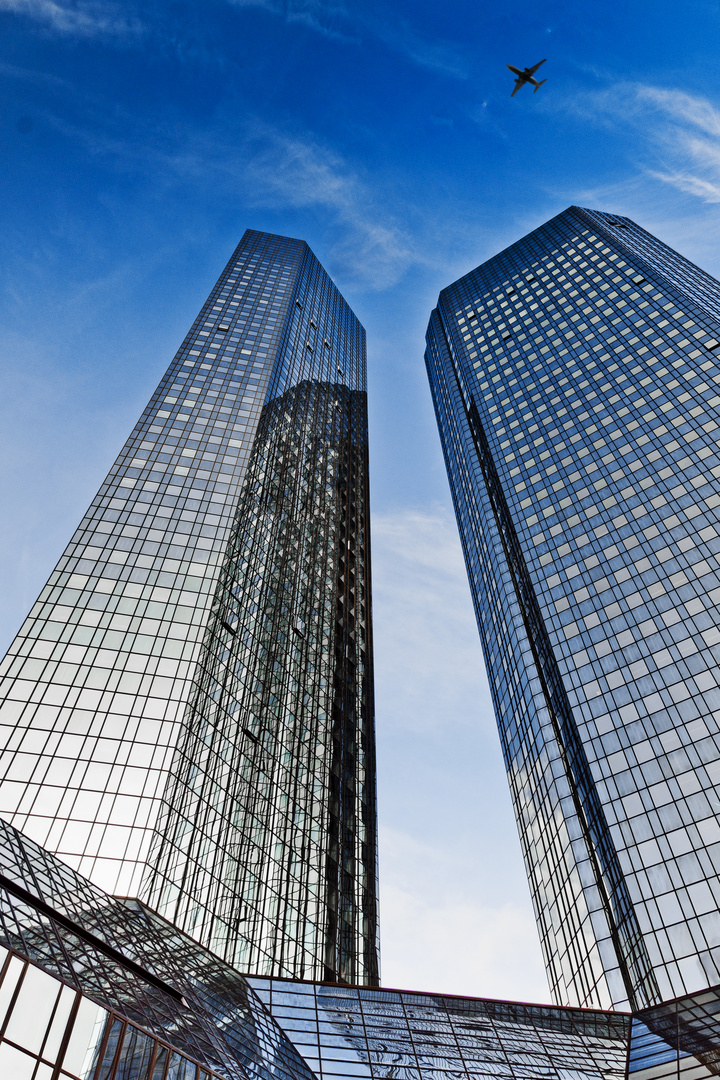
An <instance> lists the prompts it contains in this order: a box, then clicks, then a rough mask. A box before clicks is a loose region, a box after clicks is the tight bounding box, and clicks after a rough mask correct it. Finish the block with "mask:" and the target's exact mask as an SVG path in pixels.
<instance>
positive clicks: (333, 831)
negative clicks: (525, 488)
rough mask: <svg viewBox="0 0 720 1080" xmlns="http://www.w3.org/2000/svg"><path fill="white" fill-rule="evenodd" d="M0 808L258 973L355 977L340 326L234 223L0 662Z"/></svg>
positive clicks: (365, 882)
mask: <svg viewBox="0 0 720 1080" xmlns="http://www.w3.org/2000/svg"><path fill="white" fill-rule="evenodd" d="M0 672H1V675H2V685H1V688H0V689H1V692H2V704H1V705H0V725H2V727H1V733H2V743H1V744H0V746H1V747H2V754H1V756H0V765H1V772H0V775H1V776H2V785H1V786H0V792H1V794H0V800H1V802H0V814H2V816H3V817H4V818H5V820H7V821H8V822H10V823H12V824H13V825H15V826H17V827H18V828H19V829H21V830H22V831H23V832H24V833H25V835H26V836H28V837H30V838H31V839H33V840H34V841H36V842H37V843H39V844H41V845H42V846H43V847H45V848H46V849H48V850H49V851H52V852H54V853H56V854H58V855H59V856H60V857H61V858H62V859H63V860H64V861H65V862H66V863H67V864H69V865H70V866H71V867H73V868H74V869H76V870H78V871H79V872H80V873H82V874H84V875H85V876H87V877H89V878H90V879H91V880H92V881H93V882H94V883H95V884H97V885H99V886H100V887H102V888H104V889H106V890H108V891H111V892H115V893H119V894H123V895H130V896H137V897H141V898H145V899H147V901H148V902H149V903H150V904H151V905H152V907H153V908H155V909H156V910H158V911H160V912H161V913H162V914H164V915H165V916H166V917H167V918H169V919H170V920H172V921H173V922H174V923H175V924H176V925H177V926H178V927H179V928H181V929H183V930H186V931H187V933H188V934H190V935H191V936H193V937H195V938H196V939H197V940H198V941H200V942H201V943H202V944H204V945H206V946H208V947H209V948H211V949H213V950H214V951H215V952H217V953H218V954H219V955H221V956H222V957H223V958H224V959H226V960H227V961H229V962H230V963H234V964H236V965H237V966H240V967H243V968H246V969H247V968H251V969H252V970H253V971H256V972H258V973H263V972H264V973H267V974H271V973H272V974H277V975H282V974H285V975H294V976H296V977H300V978H302V977H307V978H328V979H341V980H347V981H352V982H357V983H370V984H372V983H375V982H377V978H378V943H377V876H376V859H377V852H376V845H377V841H376V807H375V758H374V753H375V749H374V717H373V684H372V629H371V602H370V564H369V523H368V472H367V403H366V372H365V332H364V330H363V328H362V326H361V325H360V323H359V322H358V320H357V318H356V317H355V315H354V314H353V312H352V311H351V310H350V308H349V307H348V305H347V303H346V302H345V300H344V299H343V298H342V296H341V295H340V293H339V292H338V290H337V289H336V288H335V286H334V285H333V283H332V281H331V280H330V278H329V277H328V275H327V274H326V272H325V271H324V270H323V268H322V267H321V266H320V264H319V262H318V261H317V259H316V258H315V257H314V255H313V254H312V252H311V251H310V249H309V248H308V246H307V245H306V244H305V243H303V242H301V241H298V240H290V239H287V238H284V237H279V236H273V235H271V234H268V233H261V232H255V231H252V230H248V231H247V232H246V233H245V235H244V237H243V239H242V241H241V242H240V244H239V246H238V248H237V250H236V251H235V252H234V254H233V256H232V258H231V259H230V261H229V262H228V264H227V266H226V267H225V269H224V271H223V273H222V274H221V276H220V278H219V280H218V282H217V284H216V285H215V287H214V289H213V290H212V292H211V294H210V296H209V298H208V300H207V301H206V303H205V304H204V305H203V308H202V310H201V311H200V314H199V315H198V317H197V319H196V320H195V322H194V323H193V326H192V328H191V330H190V332H189V333H188V335H187V337H186V338H185V341H184V342H183V344H182V345H181V347H180V349H179V350H178V352H177V355H176V356H175V358H174V360H173V361H172V363H171V364H170V367H169V368H168V371H167V373H166V374H165V376H164V377H163V378H162V380H161V382H160V385H159V386H158V388H157V390H156V391H155V393H154V394H153V396H152V398H151V400H150V402H149V404H148V406H147V408H146V409H145V411H144V412H143V415H142V417H141V418H140V420H139V421H138V423H137V425H136V426H135V428H134V429H133V432H132V433H131V435H130V437H129V439H128V441H127V442H126V444H125V446H124V447H123V449H122V451H121V453H120V455H119V457H118V459H117V461H116V462H115V464H114V466H113V467H112V469H111V470H110V473H109V474H108V477H107V479H106V481H105V482H104V483H103V485H102V486H101V488H100V491H99V492H98V494H97V496H96V497H95V499H94V500H93V502H92V504H91V506H90V508H89V510H88V512H87V514H86V515H85V517H84V518H83V520H82V522H81V524H80V526H79V528H78V530H77V532H76V533H75V535H74V536H73V538H72V540H71V542H70V544H69V545H68V547H67V549H66V550H65V552H64V554H63V556H62V558H61V559H60V562H59V563H58V565H57V568H56V569H55V570H54V571H53V573H52V575H51V577H50V579H49V581H48V583H47V585H46V586H45V588H44V589H43V590H42V593H41V595H40V597H39V599H38V601H37V603H36V604H35V605H34V607H33V609H32V611H31V612H30V615H29V617H28V619H27V620H26V622H25V623H24V625H23V626H22V628H21V630H20V632H19V634H18V636H17V638H16V639H15V641H14V642H13V645H12V646H11V648H10V650H9V652H8V654H7V656H6V658H5V660H4V661H3V664H2V668H0Z"/></svg>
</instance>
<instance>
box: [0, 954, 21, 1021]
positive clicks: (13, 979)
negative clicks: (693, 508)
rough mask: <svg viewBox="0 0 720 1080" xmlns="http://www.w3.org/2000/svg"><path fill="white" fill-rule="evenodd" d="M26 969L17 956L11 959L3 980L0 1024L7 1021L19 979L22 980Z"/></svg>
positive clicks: (0, 987) (0, 996) (0, 998)
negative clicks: (6, 1017) (21, 977)
mask: <svg viewBox="0 0 720 1080" xmlns="http://www.w3.org/2000/svg"><path fill="white" fill-rule="evenodd" d="M24 967H25V965H24V964H23V962H22V960H20V959H18V957H17V956H13V957H11V958H10V963H9V964H8V969H7V971H6V972H5V978H4V979H3V983H2V986H0V1024H2V1023H3V1021H4V1020H5V1013H6V1012H7V1009H8V1006H9V1004H10V1001H11V999H12V996H13V994H14V993H15V987H16V986H17V984H18V979H19V978H20V976H21V974H22V972H23V968H24Z"/></svg>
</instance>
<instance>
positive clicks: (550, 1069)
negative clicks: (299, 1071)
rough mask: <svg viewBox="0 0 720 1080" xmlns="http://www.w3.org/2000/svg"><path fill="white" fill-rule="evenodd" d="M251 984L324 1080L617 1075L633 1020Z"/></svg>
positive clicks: (365, 991) (366, 991) (610, 1078)
mask: <svg viewBox="0 0 720 1080" xmlns="http://www.w3.org/2000/svg"><path fill="white" fill-rule="evenodd" d="M249 982H250V983H251V985H252V986H253V987H254V988H255V990H256V991H257V994H258V997H259V998H260V999H261V1001H263V1002H264V1003H265V1005H266V1007H267V1008H268V1010H269V1011H270V1012H271V1013H272V1015H273V1017H274V1019H275V1020H277V1022H278V1024H279V1025H280V1027H281V1028H282V1029H283V1031H284V1032H285V1034H286V1035H287V1037H288V1038H289V1039H291V1040H292V1042H293V1043H294V1044H295V1046H296V1048H297V1050H298V1051H299V1052H300V1054H302V1056H303V1058H304V1059H305V1061H306V1062H307V1064H308V1066H309V1067H310V1068H311V1069H312V1070H313V1072H314V1074H315V1075H316V1076H318V1077H328V1078H329V1077H333V1078H336V1080H353V1078H356V1077H366V1078H367V1080H391V1078H392V1080H457V1078H459V1077H477V1078H478V1080H480V1077H485V1078H488V1077H491V1076H492V1077H500V1078H506V1080H538V1078H539V1077H545V1078H547V1080H561V1078H563V1080H564V1078H568V1077H572V1078H573V1080H601V1078H604V1080H621V1078H624V1077H625V1074H626V1058H627V1053H628V1039H629V1034H630V1017H629V1016H627V1015H626V1014H623V1013H607V1012H599V1011H592V1010H580V1009H558V1008H554V1007H552V1006H548V1005H524V1004H518V1003H516V1002H508V1001H487V1000H482V999H479V998H465V997H452V996H443V995H439V994H416V993H408V992H406V991H399V990H377V989H371V988H365V987H363V988H359V987H342V986H321V985H313V984H312V983H299V982H291V981H287V980H282V979H259V978H255V977H250V979H249Z"/></svg>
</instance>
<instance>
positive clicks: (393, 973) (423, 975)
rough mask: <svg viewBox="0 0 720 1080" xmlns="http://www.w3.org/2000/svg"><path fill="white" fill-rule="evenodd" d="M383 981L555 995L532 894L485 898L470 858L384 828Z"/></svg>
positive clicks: (445, 989)
mask: <svg viewBox="0 0 720 1080" xmlns="http://www.w3.org/2000/svg"><path fill="white" fill-rule="evenodd" d="M381 855H382V860H381V906H380V927H381V935H382V937H381V957H382V982H383V985H384V986H388V987H392V988H394V989H399V990H419V991H426V992H436V993H448V994H467V995H473V996H477V997H494V998H506V999H510V1000H515V1001H517V1000H521V1001H539V1002H546V1001H548V1000H549V991H548V985H547V979H546V977H545V968H544V966H543V963H542V958H541V955H540V944H539V941H538V935H537V930H536V926H535V920H534V918H533V915H532V912H531V910H530V905H529V902H527V903H525V904H524V905H523V904H522V903H517V902H505V903H502V902H500V903H497V904H488V903H483V902H482V901H480V900H478V899H477V898H476V897H474V896H473V895H472V890H471V888H470V885H471V880H469V874H468V871H467V863H468V862H469V861H470V860H465V863H464V864H463V860H461V858H460V857H459V856H458V855H451V854H449V853H448V851H447V850H445V849H443V850H441V849H439V848H433V847H431V846H429V845H425V844H420V843H418V842H417V841H415V840H413V839H412V838H410V837H408V836H406V835H403V834H402V833H400V832H398V831H393V830H387V829H385V830H381Z"/></svg>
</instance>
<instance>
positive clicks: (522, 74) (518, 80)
mask: <svg viewBox="0 0 720 1080" xmlns="http://www.w3.org/2000/svg"><path fill="white" fill-rule="evenodd" d="M544 63H545V61H544V60H541V61H540V63H539V64H535V65H534V66H533V67H526V68H517V67H514V66H513V65H512V64H508V65H507V67H508V68H509V69H510V71H512V73H513V75H515V89H514V90H513V92H512V94H511V95H510V96H511V97H514V96H515V94H517V92H518V90H519V89H520V87H521V86H525V85H526V83H529V84H530V85H531V86H532V87H534V90H533V93H536V92H537V91H538V90H539V89H540V87H541V86H542V85H543V83H544V82H547V80H546V79H540V80H539V81H538V80H537V79H536V78H534V75H535V72H536V71H537V69H538V68H539V67H541V66H542V65H543V64H544Z"/></svg>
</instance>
